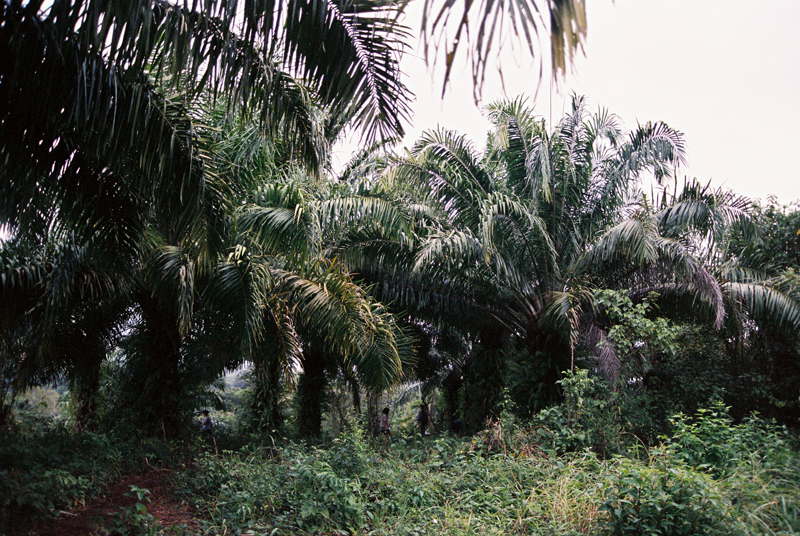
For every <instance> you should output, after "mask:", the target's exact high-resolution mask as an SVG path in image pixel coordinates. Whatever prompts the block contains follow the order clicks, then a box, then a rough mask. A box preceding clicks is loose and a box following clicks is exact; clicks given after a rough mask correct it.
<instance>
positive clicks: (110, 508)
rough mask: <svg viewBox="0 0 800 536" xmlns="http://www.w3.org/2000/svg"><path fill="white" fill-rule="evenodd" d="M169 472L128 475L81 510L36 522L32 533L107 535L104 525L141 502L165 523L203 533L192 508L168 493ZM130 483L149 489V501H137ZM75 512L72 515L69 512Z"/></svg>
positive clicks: (65, 535)
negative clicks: (43, 521) (131, 492)
mask: <svg viewBox="0 0 800 536" xmlns="http://www.w3.org/2000/svg"><path fill="white" fill-rule="evenodd" d="M167 475H168V473H166V472H150V473H145V474H143V475H128V476H126V477H124V478H123V479H122V480H120V481H119V482H117V483H116V484H114V485H113V486H112V487H110V488H109V489H108V491H107V492H106V494H105V496H104V497H101V498H99V499H96V500H94V501H92V502H90V503H88V504H87V505H86V506H84V507H83V508H80V509H76V510H74V511H72V512H70V513H68V514H61V516H59V517H58V518H57V519H51V520H49V521H47V522H46V523H41V524H39V525H37V526H36V527H35V528H34V530H33V531H32V532H30V533H29V534H37V535H40V536H78V535H80V536H86V535H100V534H107V532H104V531H103V530H102V527H104V526H108V525H109V524H110V523H113V520H114V517H113V515H114V514H116V513H118V512H121V511H122V510H121V508H122V507H125V506H134V505H135V504H136V503H137V502H142V503H143V504H145V505H146V506H147V512H148V513H149V514H152V515H153V516H154V517H155V518H156V519H157V520H158V521H159V522H160V523H161V525H162V526H165V527H166V526H173V525H185V526H187V527H188V528H189V531H190V532H192V533H194V532H200V531H199V525H198V523H197V521H196V520H195V518H194V515H193V513H192V511H191V510H189V509H188V508H187V507H186V506H184V505H181V504H180V503H178V502H177V501H175V500H173V499H171V498H170V496H169V483H168V481H167ZM131 486H136V487H139V488H144V489H148V490H150V500H151V502H150V503H147V501H146V500H145V501H138V499H137V498H136V496H135V494H133V495H134V496H133V497H129V496H128V495H126V494H127V493H130V491H131ZM70 514H73V515H70Z"/></svg>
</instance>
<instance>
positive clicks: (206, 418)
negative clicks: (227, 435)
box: [201, 409, 214, 436]
mask: <svg viewBox="0 0 800 536" xmlns="http://www.w3.org/2000/svg"><path fill="white" fill-rule="evenodd" d="M201 423H202V424H203V435H204V436H213V435H214V423H213V422H212V420H211V416H210V415H209V414H208V410H207V409H204V410H203V419H202V420H201Z"/></svg>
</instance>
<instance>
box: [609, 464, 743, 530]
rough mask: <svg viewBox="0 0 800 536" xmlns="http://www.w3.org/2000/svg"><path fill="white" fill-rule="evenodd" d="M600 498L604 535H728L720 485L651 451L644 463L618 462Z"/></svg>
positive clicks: (727, 512)
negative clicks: (647, 460) (603, 516)
mask: <svg viewBox="0 0 800 536" xmlns="http://www.w3.org/2000/svg"><path fill="white" fill-rule="evenodd" d="M605 496H606V498H605V501H604V502H603V504H602V506H601V507H600V511H601V512H606V513H607V517H606V518H605V519H604V520H603V521H602V522H601V523H600V527H601V531H602V533H604V534H608V535H613V536H626V535H631V536H634V535H635V536H639V535H651V536H656V535H658V536H672V535H676V536H677V535H687V536H689V535H697V536H701V535H713V534H719V535H727V534H732V532H731V527H730V525H729V523H728V522H727V520H728V518H729V517H730V504H729V503H728V502H727V501H726V500H725V497H724V495H723V492H722V489H721V487H720V485H719V484H718V483H716V482H714V480H713V479H712V478H711V477H710V476H709V475H707V474H705V473H702V472H698V471H694V470H692V469H690V468H687V467H686V466H683V465H682V464H680V463H679V462H678V463H676V462H675V461H674V460H671V459H670V458H669V456H668V455H667V454H666V453H664V452H655V453H654V454H653V456H652V458H651V459H650V461H649V463H640V462H636V461H634V460H630V459H628V458H619V459H617V460H616V462H615V466H614V472H613V474H612V476H611V478H610V481H609V483H608V488H607V490H606V492H605Z"/></svg>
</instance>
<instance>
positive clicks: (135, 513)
mask: <svg viewBox="0 0 800 536" xmlns="http://www.w3.org/2000/svg"><path fill="white" fill-rule="evenodd" d="M125 495H126V496H128V497H135V498H136V499H137V502H136V503H135V504H134V505H133V506H122V507H120V511H119V512H116V513H114V514H112V515H111V517H112V519H111V523H110V527H107V528H106V529H107V530H108V533H109V536H158V534H159V529H160V523H159V522H158V520H157V519H156V518H155V517H154V516H153V514H151V513H149V512H148V511H147V505H145V504H144V502H142V501H146V502H147V503H150V490H149V489H145V488H140V487H138V486H133V485H132V486H131V491H130V492H129V493H126V494H125Z"/></svg>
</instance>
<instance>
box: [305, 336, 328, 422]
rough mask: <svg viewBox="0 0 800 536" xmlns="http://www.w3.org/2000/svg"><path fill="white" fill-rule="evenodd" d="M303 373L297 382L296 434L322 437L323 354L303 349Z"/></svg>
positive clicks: (325, 379) (313, 348)
mask: <svg viewBox="0 0 800 536" xmlns="http://www.w3.org/2000/svg"><path fill="white" fill-rule="evenodd" d="M302 365H303V373H302V374H301V375H300V380H299V381H298V382H297V400H298V404H299V407H298V410H297V418H298V432H299V434H300V437H304V438H320V437H322V409H323V404H324V401H325V388H326V387H327V385H328V379H327V378H326V377H325V365H326V359H325V354H324V352H323V351H322V350H320V349H319V348H316V347H314V346H311V345H307V346H306V347H305V348H304V349H303V359H302Z"/></svg>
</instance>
